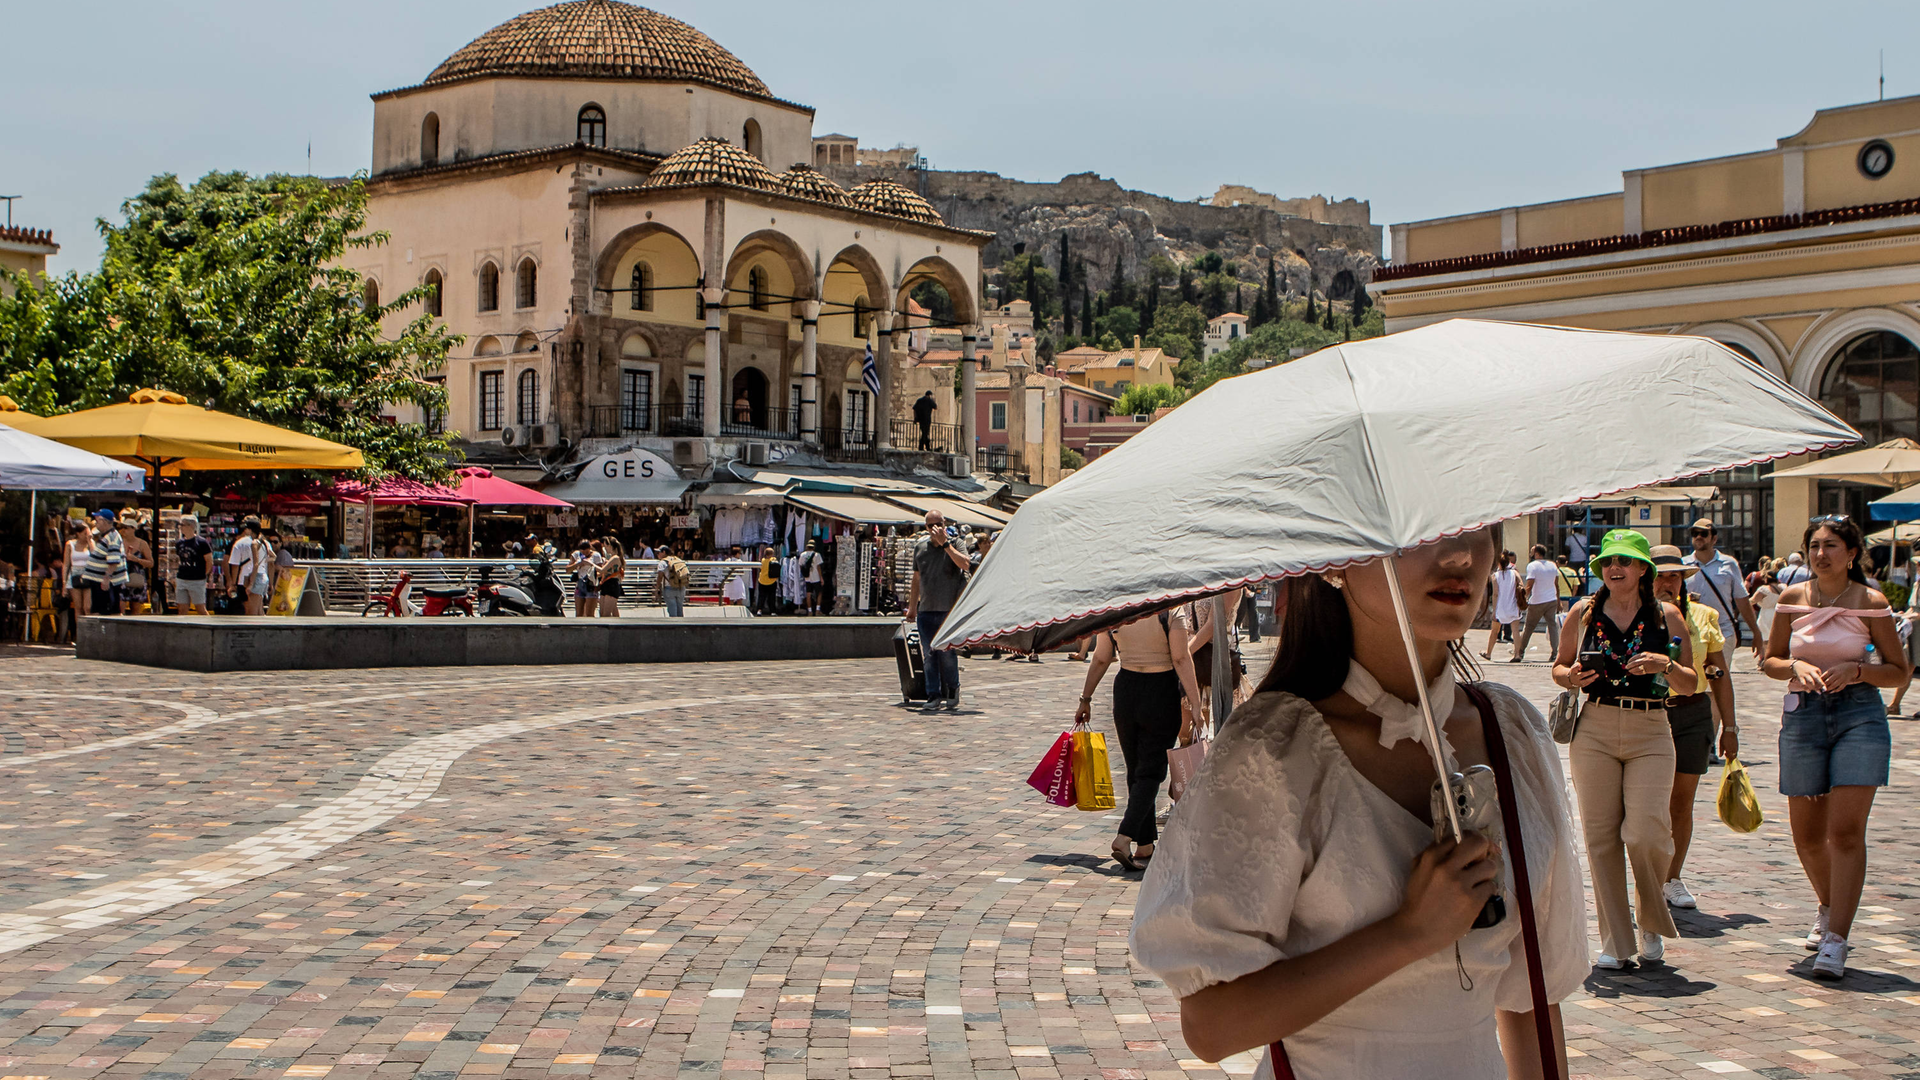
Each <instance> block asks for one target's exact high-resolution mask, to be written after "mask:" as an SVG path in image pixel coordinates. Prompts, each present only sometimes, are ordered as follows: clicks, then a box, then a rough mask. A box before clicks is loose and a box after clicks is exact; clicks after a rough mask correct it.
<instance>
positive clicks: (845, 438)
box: [820, 427, 880, 465]
mask: <svg viewBox="0 0 1920 1080" xmlns="http://www.w3.org/2000/svg"><path fill="white" fill-rule="evenodd" d="M873 442H874V440H873V432H871V431H867V430H865V429H863V428H841V427H823V428H821V429H820V455H821V456H822V457H824V458H826V459H827V460H828V461H846V462H855V463H860V464H867V465H874V464H878V463H879V461H880V453H879V451H878V450H876V449H875V448H874V445H873Z"/></svg>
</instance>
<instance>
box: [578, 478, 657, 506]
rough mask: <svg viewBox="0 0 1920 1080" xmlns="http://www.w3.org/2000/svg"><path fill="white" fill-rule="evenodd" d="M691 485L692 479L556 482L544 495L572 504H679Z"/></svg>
mask: <svg viewBox="0 0 1920 1080" xmlns="http://www.w3.org/2000/svg"><path fill="white" fill-rule="evenodd" d="M692 486H693V481H691V480H662V479H654V480H623V481H617V482H612V483H609V482H606V481H592V482H585V483H583V482H581V481H579V480H575V481H572V482H570V483H566V484H555V485H553V486H552V487H550V488H547V489H546V491H545V494H547V495H551V496H552V497H554V498H556V499H565V500H566V501H567V502H570V503H573V504H574V505H575V506H596V505H599V506H605V505H614V504H624V503H635V504H650V503H671V504H672V505H674V506H678V505H680V496H682V495H684V494H686V492H687V489H688V488H689V487H692Z"/></svg>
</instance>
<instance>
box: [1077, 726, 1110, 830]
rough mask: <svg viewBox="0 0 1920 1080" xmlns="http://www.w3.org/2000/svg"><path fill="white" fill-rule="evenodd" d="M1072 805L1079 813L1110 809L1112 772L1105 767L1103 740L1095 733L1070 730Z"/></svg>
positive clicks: (1104, 741)
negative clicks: (1071, 742)
mask: <svg viewBox="0 0 1920 1080" xmlns="http://www.w3.org/2000/svg"><path fill="white" fill-rule="evenodd" d="M1073 794H1074V805H1076V806H1078V807H1079V808H1080V809H1082V810H1111V809H1113V807H1114V802H1113V770H1112V769H1110V768H1108V767H1107V737H1106V736H1105V735H1103V734H1101V733H1100V732H1098V731H1091V730H1089V729H1087V728H1083V727H1077V728H1074V729H1073Z"/></svg>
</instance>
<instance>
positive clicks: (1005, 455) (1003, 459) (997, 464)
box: [974, 446, 1027, 476]
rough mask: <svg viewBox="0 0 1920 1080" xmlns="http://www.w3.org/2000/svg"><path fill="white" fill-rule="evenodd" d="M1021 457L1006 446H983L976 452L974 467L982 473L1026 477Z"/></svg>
mask: <svg viewBox="0 0 1920 1080" xmlns="http://www.w3.org/2000/svg"><path fill="white" fill-rule="evenodd" d="M1020 458H1021V455H1020V454H1018V453H1016V452H1015V451H1013V450H1010V449H1008V448H1007V447H1005V446H982V447H980V448H979V449H978V450H976V451H975V452H974V465H975V467H976V468H978V469H980V470H981V471H982V472H990V473H1012V474H1014V475H1018V476H1024V475H1026V471H1027V470H1026V466H1025V464H1024V463H1023V462H1022V461H1021V460H1020Z"/></svg>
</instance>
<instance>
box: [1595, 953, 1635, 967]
mask: <svg viewBox="0 0 1920 1080" xmlns="http://www.w3.org/2000/svg"><path fill="white" fill-rule="evenodd" d="M1593 966H1594V967H1597V968H1599V969H1600V970H1602V971H1623V970H1625V969H1626V966H1627V962H1626V961H1625V960H1622V959H1620V958H1618V957H1616V956H1614V955H1612V954H1611V953H1601V954H1600V958H1599V959H1598V960H1595V961H1594V962H1593Z"/></svg>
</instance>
